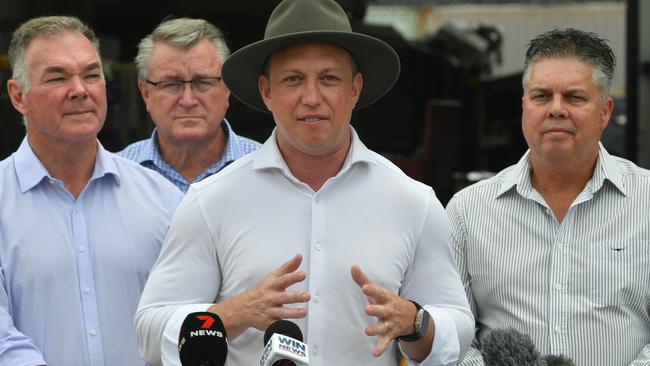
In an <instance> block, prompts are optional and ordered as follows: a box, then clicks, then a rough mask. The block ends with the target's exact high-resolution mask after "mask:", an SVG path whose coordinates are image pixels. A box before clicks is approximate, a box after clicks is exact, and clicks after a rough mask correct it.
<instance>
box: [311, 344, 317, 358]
mask: <svg viewBox="0 0 650 366" xmlns="http://www.w3.org/2000/svg"><path fill="white" fill-rule="evenodd" d="M310 353H311V354H312V355H314V356H317V355H318V347H316V346H313V347H312V348H311V352H310Z"/></svg>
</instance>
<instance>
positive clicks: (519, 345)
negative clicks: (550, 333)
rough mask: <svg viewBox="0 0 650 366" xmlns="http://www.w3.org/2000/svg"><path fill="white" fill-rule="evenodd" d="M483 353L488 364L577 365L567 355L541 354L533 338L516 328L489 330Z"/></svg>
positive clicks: (503, 365) (483, 341)
mask: <svg viewBox="0 0 650 366" xmlns="http://www.w3.org/2000/svg"><path fill="white" fill-rule="evenodd" d="M481 354H482V355H483V360H484V361H485V365H486V366H575V364H574V363H573V361H572V360H571V359H569V358H566V357H565V356H552V355H547V356H541V355H540V353H539V351H538V350H537V348H536V347H535V344H534V343H533V341H532V339H530V337H529V336H528V335H526V334H522V333H520V332H519V331H517V330H516V329H514V328H507V329H492V330H491V331H489V332H488V333H487V334H486V335H485V337H483V339H481Z"/></svg>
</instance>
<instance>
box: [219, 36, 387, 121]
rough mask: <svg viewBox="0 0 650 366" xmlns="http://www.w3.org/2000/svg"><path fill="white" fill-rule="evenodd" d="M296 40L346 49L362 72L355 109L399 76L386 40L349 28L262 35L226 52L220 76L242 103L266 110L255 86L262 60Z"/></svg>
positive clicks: (380, 94) (371, 99)
mask: <svg viewBox="0 0 650 366" xmlns="http://www.w3.org/2000/svg"><path fill="white" fill-rule="evenodd" d="M300 43H328V44H332V45H335V46H339V47H342V48H344V49H346V50H347V51H348V52H350V54H351V55H352V57H353V58H354V60H355V62H356V63H357V67H358V68H359V71H360V72H361V74H362V75H363V87H362V89H361V95H360V96H359V101H358V102H357V105H356V108H355V110H358V109H360V108H363V107H365V106H367V105H369V104H371V103H373V102H374V101H376V100H377V99H379V98H381V97H382V96H383V95H384V94H386V93H387V92H388V91H389V90H390V89H391V88H392V87H393V85H394V84H395V82H396V81H397V77H398V76H399V72H400V63H399V57H398V56H397V54H396V53H395V51H394V50H393V49H392V48H391V47H390V46H389V45H388V44H386V43H385V42H383V41H381V40H379V39H377V38H374V37H371V36H368V35H365V34H361V33H353V32H339V31H308V32H299V33H292V34H285V35H282V36H277V37H273V38H268V39H264V40H261V41H258V42H255V43H252V44H250V45H248V46H245V47H243V48H241V49H239V50H238V51H236V52H234V53H233V54H232V55H230V57H228V59H226V61H225V62H224V64H223V68H222V77H223V80H224V82H225V83H226V85H227V86H228V89H230V92H231V93H232V94H233V95H234V96H235V97H237V99H239V100H241V101H242V102H243V103H244V104H246V105H248V106H250V107H252V108H255V109H257V110H260V111H262V112H266V113H270V112H269V110H268V109H267V108H266V105H265V104H264V101H263V100H262V97H261V95H260V92H259V87H258V80H259V76H260V75H261V74H262V73H263V71H264V64H265V63H266V61H267V59H268V58H269V56H270V55H271V54H273V53H274V52H276V51H278V50H280V49H282V48H285V47H288V46H292V45H296V44H300Z"/></svg>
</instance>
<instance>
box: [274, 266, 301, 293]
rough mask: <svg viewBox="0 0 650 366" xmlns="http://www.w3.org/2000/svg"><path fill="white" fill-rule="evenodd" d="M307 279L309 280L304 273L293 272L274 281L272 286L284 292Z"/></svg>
mask: <svg viewBox="0 0 650 366" xmlns="http://www.w3.org/2000/svg"><path fill="white" fill-rule="evenodd" d="M305 278H307V274H306V273H305V272H303V271H299V272H291V273H287V274H284V275H282V276H280V277H277V278H275V279H273V282H272V283H271V286H272V287H273V288H275V289H278V290H284V289H286V288H287V287H289V286H291V285H293V284H296V283H298V282H302V281H304V280H305Z"/></svg>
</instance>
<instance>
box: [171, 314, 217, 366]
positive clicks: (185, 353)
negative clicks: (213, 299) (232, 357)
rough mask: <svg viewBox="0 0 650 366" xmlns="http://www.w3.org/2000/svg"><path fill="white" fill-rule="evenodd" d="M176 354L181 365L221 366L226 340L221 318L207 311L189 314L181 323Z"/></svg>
mask: <svg viewBox="0 0 650 366" xmlns="http://www.w3.org/2000/svg"><path fill="white" fill-rule="evenodd" d="M178 354H179V356H180V359H181V365H183V366H223V365H224V364H225V363H226V356H227V355H228V341H227V338H226V328H225V327H224V326H223V322H222V321H221V318H219V316H217V315H216V314H214V313H209V312H197V313H191V314H189V315H188V316H187V317H186V318H185V320H184V321H183V325H181V332H180V334H179V336H178Z"/></svg>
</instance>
